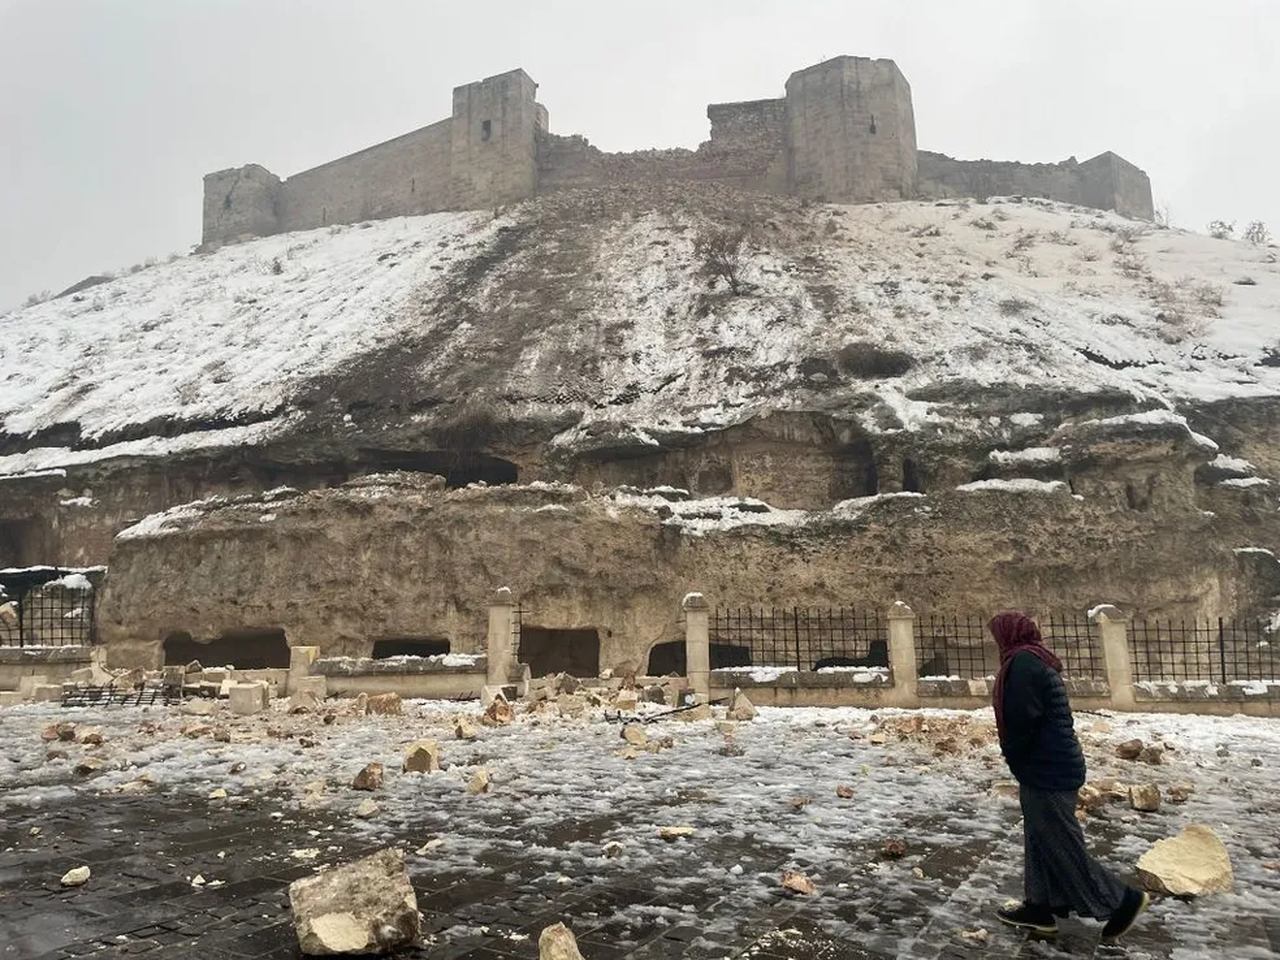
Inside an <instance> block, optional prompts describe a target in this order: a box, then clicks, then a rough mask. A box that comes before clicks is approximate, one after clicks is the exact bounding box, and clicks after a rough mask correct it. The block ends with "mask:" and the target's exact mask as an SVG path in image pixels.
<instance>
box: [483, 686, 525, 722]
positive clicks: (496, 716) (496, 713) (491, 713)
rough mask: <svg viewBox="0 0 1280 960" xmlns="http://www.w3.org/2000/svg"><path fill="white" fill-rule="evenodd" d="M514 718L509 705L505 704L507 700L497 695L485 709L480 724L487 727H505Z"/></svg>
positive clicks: (514, 714)
mask: <svg viewBox="0 0 1280 960" xmlns="http://www.w3.org/2000/svg"><path fill="white" fill-rule="evenodd" d="M515 717H516V712H515V710H513V709H512V708H511V704H509V703H508V702H507V698H506V697H504V696H502V695H501V694H499V696H498V697H496V698H495V699H494V700H493V701H491V702H490V704H489V706H488V707H486V708H485V711H484V714H483V716H481V717H480V722H481V723H483V724H484V725H485V726H487V727H505V726H506V725H507V724H509V723H510V722H511V721H512V720H514V719H515Z"/></svg>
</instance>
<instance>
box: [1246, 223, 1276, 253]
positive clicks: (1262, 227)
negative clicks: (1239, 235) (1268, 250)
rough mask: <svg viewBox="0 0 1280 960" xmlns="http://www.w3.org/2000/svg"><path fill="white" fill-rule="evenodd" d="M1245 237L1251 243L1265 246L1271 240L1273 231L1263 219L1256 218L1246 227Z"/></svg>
mask: <svg viewBox="0 0 1280 960" xmlns="http://www.w3.org/2000/svg"><path fill="white" fill-rule="evenodd" d="M1244 238H1245V239H1246V240H1248V241H1249V242H1250V243H1256V244H1257V245H1258V246H1260V247H1265V246H1266V245H1267V244H1268V243H1270V242H1271V232H1270V231H1269V230H1267V225H1266V224H1265V223H1263V222H1262V221H1261V220H1254V221H1253V222H1252V223H1250V224H1249V225H1248V226H1247V227H1245V228H1244Z"/></svg>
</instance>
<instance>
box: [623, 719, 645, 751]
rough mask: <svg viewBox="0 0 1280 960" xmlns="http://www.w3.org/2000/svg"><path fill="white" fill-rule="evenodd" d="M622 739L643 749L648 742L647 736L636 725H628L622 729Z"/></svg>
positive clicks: (640, 727)
mask: <svg viewBox="0 0 1280 960" xmlns="http://www.w3.org/2000/svg"><path fill="white" fill-rule="evenodd" d="M622 739H623V740H625V741H627V743H629V744H631V745H632V746H635V747H643V746H644V745H645V744H647V743H648V742H649V735H648V734H647V733H645V731H644V727H642V726H641V725H640V724H638V723H628V724H627V725H626V726H624V727H623V728H622Z"/></svg>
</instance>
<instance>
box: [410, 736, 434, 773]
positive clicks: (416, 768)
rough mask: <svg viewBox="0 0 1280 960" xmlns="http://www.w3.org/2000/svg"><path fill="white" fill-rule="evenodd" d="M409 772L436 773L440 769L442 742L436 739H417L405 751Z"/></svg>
mask: <svg viewBox="0 0 1280 960" xmlns="http://www.w3.org/2000/svg"><path fill="white" fill-rule="evenodd" d="M404 769H405V771H406V772H407V773H435V772H436V771H437V770H439V769H440V744H439V743H438V742H436V741H435V740H415V741H414V742H413V743H411V744H409V746H408V747H406V748H405V751H404Z"/></svg>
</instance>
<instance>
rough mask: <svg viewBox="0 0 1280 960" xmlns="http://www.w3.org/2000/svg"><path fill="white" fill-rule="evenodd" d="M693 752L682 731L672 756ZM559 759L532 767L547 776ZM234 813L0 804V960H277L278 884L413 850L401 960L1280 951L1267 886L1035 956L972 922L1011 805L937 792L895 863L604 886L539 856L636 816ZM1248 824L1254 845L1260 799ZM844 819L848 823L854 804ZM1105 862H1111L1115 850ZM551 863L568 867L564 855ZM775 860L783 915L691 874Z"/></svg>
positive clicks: (999, 852) (993, 927)
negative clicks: (794, 877) (458, 849)
mask: <svg viewBox="0 0 1280 960" xmlns="http://www.w3.org/2000/svg"><path fill="white" fill-rule="evenodd" d="M577 735H578V736H581V734H580V733H579V734H577ZM615 736H616V733H615ZM694 737H695V733H694V732H693V731H692V729H691V728H690V730H689V731H688V732H687V733H686V734H685V739H686V741H689V742H692V741H693V739H694ZM578 756H579V757H581V753H580V752H579V754H578ZM1273 759H1274V758H1269V759H1268V761H1267V762H1269V763H1270V762H1273ZM558 762H559V761H558V760H557V759H556V754H555V753H554V752H552V751H550V750H549V751H548V756H547V759H546V761H545V764H546V766H547V767H548V775H549V776H554V768H555V765H556V764H557V763H558ZM768 765H769V760H768V759H765V760H763V761H762V762H761V763H760V765H759V767H758V768H757V769H756V770H752V769H751V768H749V767H748V768H745V769H741V770H740V782H741V783H742V784H743V785H744V787H749V786H750V785H751V784H750V781H751V779H752V777H753V776H758V777H760V778H762V779H763V778H765V777H767V775H768ZM630 769H634V768H630ZM655 769H660V768H655ZM708 779H709V780H711V779H712V775H711V774H709V775H708ZM756 786H759V784H758V783H757V784H756ZM365 796H367V794H366V795H365ZM233 800H234V801H236V802H226V801H220V802H211V801H209V800H207V799H205V798H204V797H193V796H192V795H191V794H190V793H184V792H181V791H176V790H175V791H167V790H163V789H162V790H159V791H157V792H155V793H151V794H148V795H142V796H122V795H119V794H109V793H107V794H101V795H92V794H89V793H85V792H80V793H77V794H76V795H75V796H74V797H73V798H66V797H62V796H59V797H57V798H56V799H54V800H52V801H51V802H49V803H48V804H46V805H44V806H42V807H34V806H30V805H27V806H23V807H9V808H8V809H6V810H5V811H4V813H3V820H2V821H0V960H19V958H20V960H55V958H56V960H69V958H79V957H85V958H90V957H91V958H100V957H122V956H123V957H127V956H134V955H142V956H146V957H148V958H152V960H160V958H171V957H172V958H178V957H181V958H184V960H185V958H196V960H230V958H250V957H252V958H293V957H297V956H298V949H297V945H296V940H295V937H294V933H293V928H292V924H291V921H290V916H289V911H288V898H287V892H286V891H287V885H288V883H289V882H290V881H291V880H293V879H295V878H297V877H300V876H303V875H306V874H308V873H310V872H311V871H312V870H313V869H315V866H316V864H317V863H325V862H328V863H338V862H343V861H347V860H351V859H354V858H357V857H359V856H361V855H364V854H367V853H369V852H372V851H373V850H375V849H378V848H379V847H382V846H384V845H387V844H396V845H399V846H401V847H403V848H404V849H406V850H410V851H411V850H415V849H417V850H419V851H420V852H419V855H417V856H411V857H410V858H409V865H410V872H411V874H412V877H413V883H414V886H415V888H416V890H417V894H418V902H419V907H420V908H421V911H422V914H423V918H424V930H425V933H426V935H427V936H426V938H425V942H424V944H423V945H422V946H421V947H420V948H417V949H415V950H411V951H406V952H405V953H403V954H402V956H404V957H414V958H431V960H437V958H439V960H443V958H462V957H469V958H489V960H500V958H503V957H506V958H511V957H516V958H519V957H524V958H532V957H536V956H537V936H538V933H539V931H540V930H541V929H542V928H543V927H544V926H546V925H548V924H550V923H554V922H556V921H558V920H564V921H565V922H566V923H567V924H568V925H569V926H570V927H571V928H572V929H573V930H574V932H575V933H576V934H577V936H578V939H579V944H580V947H581V949H582V952H583V955H584V956H585V957H586V958H587V960H618V958H623V957H627V958H636V960H639V958H655V960H656V958H713V957H758V958H761V960H781V958H792V960H843V958H849V960H853V958H887V957H916V958H931V960H932V958H959V957H1037V958H1046V960H1053V958H1065V957H1071V958H1080V957H1099V958H1119V957H1131V958H1135V960H1154V958H1170V960H1174V958H1177V960H1181V958H1183V957H1192V956H1202V955H1204V956H1208V955H1216V956H1221V957H1223V958H1236V957H1241V958H1245V957H1248V958H1254V957H1266V956H1276V955H1280V906H1277V903H1278V902H1280V875H1273V876H1275V878H1276V880H1275V883H1274V884H1273V885H1272V886H1271V888H1270V889H1267V890H1260V891H1258V895H1257V896H1256V897H1255V898H1253V899H1251V900H1249V901H1245V902H1247V903H1250V904H1253V905H1262V906H1256V909H1255V910H1254V912H1253V913H1252V914H1241V915H1239V916H1237V917H1235V918H1234V921H1233V922H1232V924H1231V926H1230V930H1229V932H1228V933H1225V934H1224V933H1223V932H1222V930H1221V929H1218V928H1214V931H1213V933H1212V935H1210V934H1207V933H1206V934H1204V935H1203V936H1202V938H1201V939H1200V940H1198V941H1196V942H1188V941H1187V939H1186V937H1187V934H1186V933H1185V932H1181V933H1174V932H1171V931H1177V930H1180V929H1181V928H1180V927H1179V925H1178V920H1177V918H1178V916H1179V914H1178V912H1177V911H1180V910H1186V911H1191V910H1193V909H1195V908H1194V906H1193V905H1185V906H1184V905H1180V904H1177V903H1176V902H1172V901H1166V902H1165V903H1164V904H1163V905H1162V906H1161V908H1160V910H1158V911H1153V914H1152V916H1151V918H1150V919H1149V920H1148V922H1145V923H1143V924H1142V925H1141V926H1140V927H1139V928H1138V929H1137V930H1136V931H1135V933H1134V935H1133V936H1132V937H1131V938H1130V939H1129V940H1128V941H1127V942H1126V944H1125V945H1124V946H1123V947H1104V946H1100V945H1099V943H1098V927H1097V926H1096V925H1093V924H1085V923H1079V922H1072V921H1067V922H1066V923H1065V924H1064V926H1063V932H1062V934H1061V935H1060V937H1059V938H1058V940H1057V941H1056V943H1049V942H1041V941H1035V940H1029V939H1027V938H1025V937H1023V936H1021V935H1018V934H1015V933H1013V932H1012V931H1007V930H1005V929H1004V928H1001V927H999V925H998V924H994V923H993V922H992V918H991V911H992V910H993V909H994V908H995V907H996V906H997V905H998V904H999V903H1000V902H1001V901H1002V900H1004V899H1006V898H1010V897H1016V896H1017V895H1018V894H1019V887H1020V880H1021V877H1020V866H1021V856H1020V831H1019V826H1018V815H1017V811H1016V808H1014V807H1004V808H1001V810H1000V812H999V813H998V814H997V817H998V818H1000V819H998V820H997V824H998V825H999V824H1000V823H1003V824H1004V825H1005V826H1006V827H1007V829H1004V830H1003V831H1000V830H997V831H995V832H985V833H984V832H983V831H975V833H976V835H975V836H965V835H964V833H963V832H957V831H956V830H955V828H954V824H955V822H956V821H955V820H954V819H952V817H954V816H955V815H956V813H957V812H958V813H959V814H960V815H961V817H962V819H963V817H965V816H969V815H970V814H972V815H973V816H974V817H977V816H978V813H979V811H980V810H981V811H984V812H985V811H986V809H987V808H988V807H989V806H990V798H989V797H987V796H985V795H980V796H978V797H976V798H975V797H973V796H972V795H962V794H959V793H957V795H956V796H955V798H954V804H955V805H956V806H957V808H958V810H957V809H953V810H950V811H947V814H946V815H945V816H944V815H943V814H942V813H938V814H936V815H933V814H930V813H928V812H923V813H922V812H920V809H919V808H918V807H917V808H914V812H909V813H907V814H905V815H904V818H903V819H902V820H901V821H900V822H899V823H898V833H899V834H900V835H901V836H903V837H906V838H909V839H910V844H911V856H910V857H909V859H908V860H906V861H901V862H897V863H885V862H882V861H880V860H879V858H878V855H877V854H878V849H879V841H878V839H877V840H871V839H869V838H867V837H865V836H859V835H857V833H856V831H853V830H851V831H850V839H849V840H848V842H847V843H846V844H845V845H844V846H843V849H842V851H841V856H839V857H837V858H835V859H837V860H840V861H841V862H836V863H832V862H831V860H832V858H831V857H830V856H829V855H824V857H823V862H821V863H808V862H807V861H806V853H805V851H804V850H803V849H800V850H797V849H781V848H779V847H778V845H777V843H776V840H761V839H760V838H759V837H756V836H754V835H753V834H752V833H750V832H747V833H746V834H745V835H741V834H735V833H734V832H732V831H718V832H712V831H707V834H706V835H705V836H703V835H701V833H700V837H699V841H698V842H697V843H690V842H688V841H679V842H676V843H672V844H663V845H660V846H657V847H656V848H647V850H646V858H647V862H646V863H644V864H640V865H638V864H637V863H636V862H635V861H634V860H632V861H630V862H628V864H627V866H626V868H625V869H616V868H614V869H611V868H609V867H607V866H604V865H605V864H608V863H611V861H605V860H603V859H601V860H599V861H598V863H599V864H600V865H601V866H599V867H598V868H593V869H590V870H586V871H583V872H581V873H574V874H572V875H569V874H567V873H565V872H563V871H558V870H557V869H555V866H556V864H557V859H556V858H557V852H561V851H563V852H566V853H567V852H569V851H573V850H581V849H584V848H589V847H591V846H592V845H597V846H598V845H599V844H600V843H601V842H602V841H603V840H604V839H605V838H606V837H612V836H617V835H618V831H619V830H624V831H625V830H627V829H629V828H630V826H631V825H633V824H634V823H636V822H637V819H639V820H643V817H640V818H637V808H632V809H631V810H629V811H628V812H627V814H626V818H627V819H626V820H625V821H621V820H620V819H619V817H618V816H614V815H609V814H603V815H602V814H601V813H600V812H599V811H598V810H597V809H589V808H587V807H585V806H584V807H582V808H576V807H575V806H574V805H573V804H571V803H570V804H565V806H564V809H563V815H562V817H561V818H560V819H559V820H558V821H547V820H546V819H545V818H533V817H528V818H527V819H522V818H525V813H526V810H525V806H524V805H523V804H522V803H521V802H520V801H519V799H518V798H514V797H513V798H512V800H511V801H509V802H508V801H504V800H502V799H501V798H500V796H499V797H493V798H486V803H485V804H484V805H483V808H481V807H479V806H476V807H473V808H472V809H473V810H474V811H475V813H474V815H475V817H476V818H477V820H476V822H475V823H471V824H469V823H468V822H466V821H465V820H463V819H461V816H460V815H459V814H458V813H456V812H444V811H442V810H441V809H439V808H437V807H435V806H434V805H433V804H432V803H431V802H428V801H427V800H424V801H423V802H422V803H421V804H420V805H419V806H417V807H414V808H413V809H410V810H407V811H401V812H402V813H403V814H404V815H403V816H402V817H400V818H398V819H397V820H395V821H394V822H393V823H391V824H388V825H383V826H378V827H375V828H372V829H367V825H366V824H362V825H361V829H355V826H356V825H355V824H354V823H353V821H352V820H351V819H350V816H349V813H344V812H343V811H340V810H335V809H332V808H326V809H318V810H306V809H299V807H298V804H297V803H296V802H292V798H290V797H289V796H286V795H285V793H284V792H282V791H279V792H266V791H264V792H261V793H258V794H254V795H246V796H244V797H240V798H233ZM644 801H645V802H646V803H647V804H649V805H650V807H651V808H652V810H651V816H650V821H654V822H661V821H663V820H666V821H668V822H670V820H671V816H670V814H671V813H672V812H673V811H674V812H676V813H677V814H678V815H679V816H681V817H687V818H689V819H690V820H693V821H696V819H697V817H696V813H695V812H693V811H694V810H695V808H697V807H698V805H699V804H700V803H704V802H707V797H705V796H703V795H702V794H701V793H700V791H699V789H698V788H697V787H690V788H682V789H674V790H673V789H670V784H665V785H664V781H662V780H661V779H660V778H659V779H655V780H654V781H653V786H652V787H651V788H650V791H649V793H648V794H647V795H646V797H645V798H644ZM966 805H969V806H966ZM402 806H403V804H402ZM905 809H907V808H906V807H905V806H904V810H905ZM1250 809H1251V810H1252V811H1253V812H1254V813H1256V814H1258V815H1259V816H1260V818H1261V817H1265V818H1267V819H1265V821H1264V820H1263V819H1260V820H1259V822H1260V823H1263V824H1264V825H1265V829H1270V830H1274V824H1275V823H1276V822H1277V821H1276V819H1275V814H1276V813H1277V801H1276V799H1275V798H1274V797H1271V798H1269V799H1267V800H1265V801H1259V802H1258V803H1256V804H1255V805H1254V806H1253V807H1251V808H1250ZM786 815H789V814H778V815H776V816H786ZM771 816H772V815H771ZM797 816H799V814H797ZM848 816H849V817H850V818H856V817H857V816H858V814H857V805H856V803H854V805H853V806H852V807H851V808H850V813H849V814H848ZM481 821H484V822H483V823H481ZM851 822H852V820H851ZM498 825H505V826H506V827H507V828H511V829H513V830H514V831H515V832H516V833H518V834H519V835H520V836H521V837H522V838H523V839H522V842H520V843H518V844H513V843H509V842H499V841H496V840H495V841H492V842H490V841H489V840H488V839H486V838H487V837H490V836H492V835H493V832H492V831H493V829H494V828H495V827H496V826H498ZM33 829H35V830H36V832H34V833H33ZM1260 829H1262V828H1260ZM1128 831H1129V828H1128V827H1126V825H1125V824H1124V823H1123V822H1122V820H1120V819H1117V820H1115V821H1114V822H1102V823H1098V824H1093V825H1091V827H1090V843H1091V845H1092V846H1093V847H1094V849H1095V851H1096V852H1097V853H1099V854H1100V855H1102V856H1103V857H1104V858H1107V857H1108V855H1109V854H1113V853H1116V850H1115V848H1116V845H1117V844H1122V843H1123V841H1124V837H1125V835H1126V834H1127V832H1128ZM446 833H448V834H449V835H451V836H452V835H458V834H461V835H469V836H471V837H472V838H474V842H473V843H472V844H471V846H470V847H469V848H468V849H469V851H470V853H469V858H470V862H469V863H468V864H466V865H465V866H461V865H459V863H458V862H457V860H456V859H454V860H450V861H448V862H447V863H444V864H443V865H440V866H438V867H437V866H436V865H435V864H434V863H433V858H432V856H431V854H430V846H429V841H431V840H432V838H434V837H438V836H442V835H445V834H446ZM1266 842H1268V843H1272V844H1274V842H1275V841H1274V838H1273V839H1272V840H1270V841H1266ZM424 845H427V846H424ZM1266 849H1267V850H1269V849H1271V848H1270V847H1268V848H1266ZM424 851H425V852H424ZM1113 859H1114V861H1115V862H1128V861H1127V858H1125V857H1123V856H1120V855H1119V854H1116V855H1115V856H1114V858H1113ZM560 863H561V865H565V866H566V869H568V867H567V865H568V864H570V863H581V860H580V859H573V858H568V857H566V859H564V860H562V861H560ZM781 863H786V864H789V865H792V866H795V867H798V868H801V869H807V870H809V871H810V872H811V873H812V874H813V875H814V876H815V877H820V883H819V896H818V897H816V898H810V899H799V898H795V897H792V896H790V895H788V894H786V893H785V892H783V891H782V890H781V889H780V888H779V887H777V885H776V883H765V882H761V883H760V884H759V885H758V886H759V892H758V893H757V894H753V897H752V899H751V900H750V901H749V905H748V906H745V907H744V902H747V901H744V899H743V897H742V896H741V894H739V895H737V896H729V895H727V890H726V888H725V885H723V884H721V883H717V882H716V880H715V879H714V870H710V871H709V870H708V869H707V867H708V866H712V867H714V866H715V865H717V864H718V865H721V866H722V867H723V868H724V870H726V871H733V870H736V871H737V872H738V876H741V875H742V874H743V872H745V875H746V876H747V877H750V876H751V875H752V874H753V873H758V874H759V875H760V876H762V877H767V876H768V875H770V874H772V875H773V876H775V877H776V875H777V870H778V865H779V864H781ZM82 864H83V865H88V866H89V867H90V868H91V869H92V872H93V876H92V879H91V880H90V881H89V883H88V884H86V885H85V886H83V887H80V888H75V889H70V890H64V889H62V888H61V887H60V885H59V878H60V877H61V875H62V874H63V873H64V872H65V871H66V870H68V869H70V868H72V867H76V866H80V865H82ZM549 865H550V867H551V869H549ZM197 875H203V876H204V877H206V878H216V885H213V884H209V883H206V884H205V885H203V886H199V887H197V886H193V885H192V882H191V880H192V878H194V877H196V876H197ZM671 875H676V876H681V877H684V878H686V879H685V881H684V882H682V885H681V886H680V887H679V894H678V898H675V897H673V895H672V894H671V893H670V892H669V891H670V889H671V888H669V887H667V888H664V889H666V890H667V891H668V892H667V893H665V894H664V893H660V892H659V887H660V886H661V884H660V883H659V882H658V881H659V880H660V879H661V878H663V877H666V876H671ZM1254 875H1257V874H1256V871H1255V874H1254ZM1267 903H1270V904H1271V907H1270V908H1268V907H1266V906H1265V904H1267ZM957 918H963V919H964V921H965V923H964V924H963V925H961V924H958V923H957ZM979 927H985V928H986V930H987V931H988V936H989V939H988V940H987V941H986V942H982V943H977V944H974V943H970V942H966V941H965V940H964V939H963V938H962V937H961V936H959V934H960V931H961V930H962V929H965V928H967V929H969V930H973V929H976V928H979ZM1187 929H1193V930H1194V929H1202V928H1198V927H1195V926H1194V925H1191V926H1188V927H1187Z"/></svg>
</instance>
